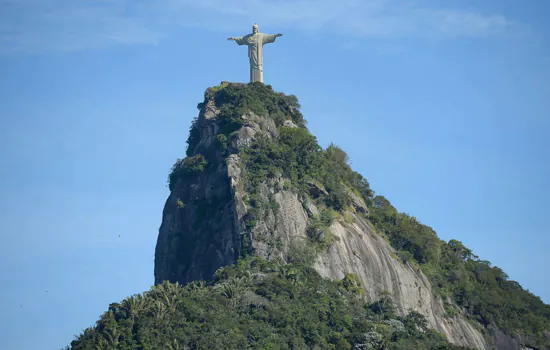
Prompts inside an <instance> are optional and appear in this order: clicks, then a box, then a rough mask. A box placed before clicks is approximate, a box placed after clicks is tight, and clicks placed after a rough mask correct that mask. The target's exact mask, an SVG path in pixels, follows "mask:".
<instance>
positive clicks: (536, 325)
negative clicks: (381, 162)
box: [369, 196, 550, 347]
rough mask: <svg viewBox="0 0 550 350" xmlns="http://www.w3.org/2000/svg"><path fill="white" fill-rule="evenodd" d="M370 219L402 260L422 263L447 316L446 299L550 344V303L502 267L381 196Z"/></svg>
mask: <svg viewBox="0 0 550 350" xmlns="http://www.w3.org/2000/svg"><path fill="white" fill-rule="evenodd" d="M369 219H370V221H371V222H372V223H373V224H374V225H375V226H376V228H377V229H378V230H380V231H381V232H383V233H385V234H386V235H387V236H388V237H389V238H390V242H391V244H392V245H393V246H394V247H395V248H396V249H397V250H398V252H399V255H400V257H401V258H403V260H405V261H410V262H413V263H415V264H416V265H417V266H420V268H421V269H422V271H423V272H424V273H425V274H426V275H427V276H428V277H429V278H430V280H431V282H432V286H433V288H434V290H435V291H436V292H437V293H438V294H439V295H441V296H442V297H443V300H445V306H446V310H447V312H448V314H449V316H453V315H455V314H457V313H458V310H456V308H455V307H454V306H452V305H451V304H449V303H448V302H447V301H446V300H447V298H450V299H451V300H452V301H454V302H455V303H456V304H457V305H458V306H460V307H461V308H462V309H463V310H464V311H465V312H466V315H468V316H469V317H471V318H472V319H474V320H476V321H478V322H479V323H481V324H482V325H485V326H488V325H496V326H497V327H498V328H500V329H501V330H503V331H504V332H506V333H508V334H511V335H521V336H523V337H526V338H527V339H529V341H530V343H531V344H532V345H533V346H540V347H549V346H550V340H549V338H548V336H546V335H545V332H548V331H549V330H550V306H549V305H546V304H544V303H543V302H542V300H541V299H540V298H538V297H537V296H535V295H533V294H531V293H530V292H528V291H525V290H524V289H523V288H521V286H520V285H519V284H518V283H517V282H515V281H510V280H508V276H507V275H506V274H505V273H504V272H503V271H502V270H501V269H499V268H498V267H492V266H491V263H490V262H488V261H484V260H479V258H478V257H477V256H475V255H474V254H473V253H472V251H471V250H469V249H468V248H466V247H465V246H464V245H463V244H462V243H461V242H459V241H457V240H451V241H449V242H448V243H447V242H445V241H442V240H440V239H439V238H437V235H436V233H435V232H434V231H433V230H432V229H431V228H430V227H428V226H426V225H423V224H421V223H419V222H418V221H417V220H416V218H414V217H411V216H409V215H406V214H404V213H399V212H398V211H397V210H396V209H395V208H394V207H393V206H392V205H391V203H390V202H389V201H388V200H387V199H385V198H384V197H382V196H377V197H375V198H374V205H373V207H372V210H371V215H370V217H369Z"/></svg>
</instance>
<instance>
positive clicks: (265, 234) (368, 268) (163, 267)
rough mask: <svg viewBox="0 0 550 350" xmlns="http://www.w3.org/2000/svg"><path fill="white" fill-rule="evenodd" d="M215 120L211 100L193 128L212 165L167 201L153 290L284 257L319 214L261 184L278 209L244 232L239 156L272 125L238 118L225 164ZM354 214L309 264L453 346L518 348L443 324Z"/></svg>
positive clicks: (275, 184)
mask: <svg viewBox="0 0 550 350" xmlns="http://www.w3.org/2000/svg"><path fill="white" fill-rule="evenodd" d="M218 113H219V110H218V108H216V106H215V104H214V102H213V100H207V101H205V103H203V104H202V108H201V111H200V113H199V118H198V121H197V123H196V128H198V129H199V130H200V142H199V144H198V146H197V147H196V148H195V153H201V154H203V155H205V156H207V158H208V160H209V163H211V164H213V166H212V167H210V168H209V169H208V170H206V171H204V172H202V173H199V174H195V175H193V176H191V177H188V178H186V179H185V180H179V181H178V182H177V183H176V184H175V186H174V189H173V191H172V193H171V194H170V196H169V198H168V200H167V201H166V205H165V207H164V211H163V218H162V225H161V227H160V231H159V236H158V241H157V246H156V251H155V283H157V284H158V283H161V282H162V281H163V280H170V281H172V282H176V281H178V282H180V283H184V284H185V283H188V282H191V281H194V280H200V279H203V280H208V279H211V278H212V276H213V274H214V272H215V271H216V270H217V269H218V268H219V267H221V266H224V265H230V264H233V263H235V262H236V260H237V259H238V257H239V255H241V254H242V253H243V252H245V251H248V252H252V253H253V254H256V255H259V256H261V257H263V258H266V259H273V258H275V257H280V258H285V256H286V253H287V252H288V250H289V247H290V244H291V242H292V241H293V240H294V239H295V238H298V239H300V238H302V239H304V238H306V229H307V224H308V216H310V215H313V214H315V213H316V212H317V211H318V209H317V208H316V207H315V205H314V204H312V201H311V200H310V198H308V197H307V196H304V197H299V196H298V195H297V194H296V193H293V192H291V191H290V190H286V189H285V186H284V183H285V182H286V180H285V179H283V178H278V179H274V180H269V181H267V180H266V181H265V182H264V183H262V184H261V185H260V188H259V193H260V196H261V197H262V198H264V199H266V200H268V199H269V201H271V202H275V203H277V208H278V209H277V210H274V209H268V210H267V211H266V212H265V213H264V215H262V217H261V218H260V219H258V221H257V223H256V225H255V227H254V229H252V230H250V231H247V230H246V225H245V220H244V219H245V216H246V214H247V212H248V210H249V208H248V206H247V204H246V197H247V195H248V194H247V193H246V191H245V190H244V186H243V183H242V182H243V181H242V179H243V173H244V171H245V169H244V168H243V165H242V163H241V160H240V155H239V149H241V148H242V147H247V146H248V145H250V143H251V141H252V140H253V139H254V138H256V137H258V135H265V136H266V137H269V138H277V137H278V135H277V126H278V125H275V122H274V121H273V119H271V118H269V117H267V116H257V115H255V114H252V113H248V114H246V115H244V116H243V119H244V123H243V126H242V127H241V128H240V129H239V130H238V131H237V132H235V134H234V137H233V138H232V139H231V140H230V143H229V154H230V155H229V156H228V157H223V156H222V154H221V151H220V150H219V149H218V147H217V145H216V144H215V139H216V135H217V133H218V132H219V129H220V125H219V123H218V121H217V119H216V116H217V115H218ZM286 123H287V124H289V122H288V121H287V122H286ZM288 126H290V125H288ZM291 127H292V126H291ZM311 187H312V189H311V191H310V195H312V196H315V193H317V194H318V193H320V192H321V191H323V189H320V188H315V186H314V185H313V184H311ZM182 204H183V205H182ZM353 207H354V208H353V209H352V211H351V212H349V213H348V214H349V215H350V216H351V217H352V218H353V220H348V221H347V223H343V222H334V223H333V224H332V226H331V227H330V230H331V232H332V234H333V235H335V237H336V238H337V239H336V240H335V241H334V242H333V243H332V244H331V245H330V246H329V249H328V251H327V252H326V253H324V254H322V255H320V256H319V257H318V258H317V260H316V262H315V264H314V267H315V269H316V270H317V271H318V272H319V273H320V274H321V275H322V276H325V277H328V278H332V279H341V278H343V277H344V274H345V273H353V274H355V275H357V276H358V277H359V279H360V280H361V282H362V284H363V286H364V288H365V291H366V293H365V297H366V298H367V299H368V300H369V301H374V300H377V299H378V298H380V297H381V295H382V293H383V292H389V293H390V294H391V296H392V299H393V300H394V302H395V304H396V306H397V309H398V311H399V313H400V314H401V315H405V314H406V313H407V312H408V310H409V309H412V310H415V311H417V312H419V313H422V314H423V315H425V316H426V317H427V320H428V322H429V324H430V325H431V327H433V328H435V329H437V330H438V331H440V332H441V333H443V334H445V335H446V336H447V338H448V339H449V340H450V341H451V342H453V343H455V344H459V345H463V346H467V347H472V348H479V349H492V348H493V345H492V344H490V343H494V344H502V348H503V349H519V343H514V342H513V339H511V338H505V336H504V335H503V334H500V335H498V334H497V335H496V336H494V337H493V339H491V340H490V342H489V341H487V340H486V339H485V338H484V336H483V335H482V334H481V333H480V331H478V330H477V329H476V328H475V327H474V326H473V325H472V324H471V323H470V322H468V321H466V319H465V318H463V317H462V316H457V317H454V318H445V317H444V314H445V312H444V308H443V305H442V302H441V300H440V299H438V298H437V297H436V296H434V294H433V293H432V288H431V285H430V282H429V281H428V279H427V278H426V277H425V276H424V275H423V274H422V272H420V271H417V270H415V269H414V268H413V267H412V266H409V265H405V264H403V262H402V261H401V260H399V259H398V258H397V257H396V254H395V250H394V249H393V248H392V247H391V246H390V245H389V243H388V242H386V241H385V240H384V239H383V238H382V237H381V236H379V235H378V234H377V233H376V232H375V230H374V229H373V228H372V226H371V225H370V223H369V222H367V221H366V220H365V219H364V218H363V217H364V215H362V214H365V213H366V212H367V206H366V205H365V203H363V202H362V200H361V199H360V198H357V197H356V196H355V198H353ZM360 213H362V214H361V215H360ZM496 348H498V349H500V348H501V345H498V346H497V347H496Z"/></svg>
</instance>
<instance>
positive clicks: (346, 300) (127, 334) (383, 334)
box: [71, 246, 462, 350]
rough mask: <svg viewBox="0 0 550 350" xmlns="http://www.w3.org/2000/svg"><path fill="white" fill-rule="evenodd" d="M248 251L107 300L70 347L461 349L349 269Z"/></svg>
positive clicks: (296, 255) (297, 255)
mask: <svg viewBox="0 0 550 350" xmlns="http://www.w3.org/2000/svg"><path fill="white" fill-rule="evenodd" d="M300 249H301V248H300V247H299V246H296V247H295V249H294V252H295V256H294V257H291V259H290V261H291V263H289V264H286V263H282V262H266V261H264V260H261V259H260V258H252V257H249V258H247V259H243V260H240V261H239V263H238V264H236V265H234V266H230V267H225V268H221V269H220V270H218V272H217V273H216V275H215V277H214V280H213V281H212V282H208V283H206V282H204V281H196V282H194V283H191V284H188V285H186V286H184V287H182V286H180V285H178V284H172V283H168V282H164V283H162V284H160V285H157V286H154V287H153V288H151V290H150V291H148V292H145V293H143V294H139V295H135V296H132V297H129V298H127V299H125V300H123V301H122V302H120V303H113V304H111V305H109V309H108V311H107V312H105V313H104V314H103V315H102V316H101V318H100V320H99V321H98V322H97V325H96V326H95V327H93V328H89V329H87V330H85V331H84V333H83V334H81V335H80V336H79V337H78V338H77V339H76V340H74V341H73V342H72V343H71V348H72V349H75V350H76V349H83V350H84V349H128V350H130V349H144V350H145V349H172V350H175V349H265V350H267V349H273V350H275V349H352V347H353V348H354V349H403V350H405V349H462V348H460V347H456V346H453V345H451V344H448V343H447V342H446V340H445V338H444V337H443V336H442V335H441V334H438V333H436V332H434V331H432V330H430V329H428V328H427V326H426V324H427V322H426V320H425V319H424V317H423V316H422V315H420V314H418V313H414V312H412V313H410V314H409V315H407V316H406V317H398V316H397V315H396V314H395V311H394V307H393V305H392V301H391V299H390V298H382V299H380V300H377V301H376V302H374V303H372V304H367V303H365V302H364V301H363V299H362V298H361V297H360V294H361V293H362V287H361V285H360V284H359V283H358V282H357V280H356V279H355V278H354V276H353V275H348V276H346V277H345V278H344V279H342V280H341V281H329V280H327V279H323V278H321V277H320V276H319V275H318V274H317V273H316V272H315V270H313V269H312V268H311V267H309V266H308V265H307V264H305V263H304V261H302V258H301V257H302V256H303V254H302V253H301V252H300Z"/></svg>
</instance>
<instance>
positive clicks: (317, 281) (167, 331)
mask: <svg viewBox="0 0 550 350" xmlns="http://www.w3.org/2000/svg"><path fill="white" fill-rule="evenodd" d="M210 98H213V99H214V101H215V102H216V104H217V105H218V107H219V108H220V109H221V113H220V114H219V115H218V117H217V118H218V119H219V122H220V125H221V126H222V127H221V128H220V133H219V134H218V135H217V137H216V139H217V144H218V146H219V149H220V151H221V152H222V153H224V154H225V155H226V156H227V155H229V154H230V153H232V152H237V151H238V152H239V153H240V154H241V158H242V162H243V165H244V167H243V169H244V173H245V175H244V176H245V180H246V181H245V183H246V190H247V192H248V193H249V194H250V196H249V198H248V202H249V204H251V208H252V209H251V210H250V212H249V214H248V215H247V217H246V224H247V228H248V229H252V228H253V227H254V225H255V222H256V219H257V217H258V216H259V215H262V212H263V208H266V207H267V206H271V207H272V206H273V205H274V204H273V203H272V202H270V201H265V200H264V199H262V198H261V196H259V195H258V192H257V190H258V185H259V184H260V183H261V182H262V181H265V179H269V178H270V177H275V176H278V175H282V176H283V177H284V178H286V179H288V183H285V188H287V189H290V190H292V191H295V192H296V193H298V194H299V195H300V196H302V197H304V198H307V197H308V193H309V191H310V190H311V186H312V184H314V185H315V186H316V187H318V188H322V189H323V195H322V196H320V198H318V199H316V205H317V206H318V207H319V208H320V209H321V210H320V214H319V215H318V216H317V217H311V218H310V220H309V221H310V222H309V227H308V231H307V232H308V237H309V240H308V242H307V243H306V244H305V245H301V246H299V247H298V246H296V247H295V249H294V252H293V254H294V256H292V257H291V259H290V262H291V263H290V264H285V263H282V262H265V261H260V260H258V259H257V258H252V257H251V256H250V253H252V252H251V251H250V250H247V249H244V250H243V251H245V252H248V254H243V256H242V261H241V262H240V263H239V264H238V265H237V266H232V267H227V268H222V269H220V270H219V271H218V273H217V274H216V276H215V278H214V281H213V282H211V283H210V282H209V283H203V282H197V283H194V284H192V285H188V286H185V287H181V286H177V285H171V284H169V283H164V284H162V285H159V286H156V287H153V289H152V290H151V291H150V292H147V293H145V294H144V295H141V296H135V297H131V298H129V299H127V300H125V301H123V302H122V303H120V304H112V305H111V306H110V307H109V310H108V311H107V312H106V313H105V314H104V315H103V316H102V317H101V319H100V321H99V322H98V324H97V325H96V326H95V327H92V328H90V329H87V330H86V331H85V332H84V333H83V334H81V335H80V336H78V338H77V340H75V341H73V343H72V348H73V349H87V348H89V347H90V346H91V344H93V345H94V346H95V345H98V346H103V348H110V347H116V348H120V349H153V348H159V347H165V348H173V349H177V348H181V349H184V348H191V349H202V348H217V346H218V345H216V344H224V346H223V347H221V348H225V349H231V348H235V349H237V348H241V349H242V348H258V349H285V348H293V349H301V348H304V349H305V348H318V349H330V348H336V349H350V348H351V347H352V346H354V348H356V349H411V348H414V349H451V348H453V347H451V345H449V344H447V343H446V341H445V340H444V339H442V336H441V335H439V334H437V333H435V332H434V331H431V330H429V329H427V328H426V322H425V320H424V319H423V317H422V316H421V315H419V314H416V313H414V312H412V313H410V314H409V315H408V316H406V317H404V318H401V317H397V316H396V315H395V313H394V311H393V309H392V307H391V305H392V302H391V298H389V297H385V298H383V299H382V300H378V301H375V302H373V303H371V304H368V303H367V304H365V303H364V302H363V301H361V299H360V298H359V294H360V292H361V286H360V285H358V283H357V281H356V280H355V279H354V276H353V275H349V276H346V278H345V279H344V280H342V281H338V282H330V281H327V280H324V279H322V278H320V277H319V276H318V275H317V274H316V273H315V272H314V271H313V270H312V269H311V267H310V265H311V261H312V259H314V257H315V253H316V252H318V251H319V250H322V249H327V247H328V246H329V245H330V243H331V240H332V239H333V237H332V236H331V234H330V232H329V230H328V227H329V226H330V224H331V223H332V222H333V221H334V220H344V221H345V220H347V219H348V218H346V215H345V212H346V208H348V207H349V206H350V205H351V204H352V201H353V197H359V198H361V199H362V200H363V201H364V202H365V203H366V205H367V207H368V209H369V211H368V212H366V213H364V214H362V215H364V218H365V219H367V220H369V221H370V222H371V223H372V224H373V226H374V227H375V228H376V229H377V231H378V233H379V234H380V235H381V236H383V237H384V238H385V239H386V240H387V241H388V242H389V243H390V244H391V245H392V246H393V247H394V248H395V249H396V251H397V254H398V257H399V258H400V259H402V261H403V262H404V263H408V264H410V265H411V266H413V267H414V268H416V269H419V270H421V271H422V272H423V273H424V274H426V275H427V276H428V278H429V279H430V280H431V282H432V286H433V289H434V292H435V293H437V294H438V295H440V296H441V297H442V299H443V300H444V305H445V309H446V312H447V314H448V315H449V316H453V315H455V314H457V313H462V314H464V315H465V316H467V317H468V318H469V319H471V320H472V322H474V323H479V324H481V325H483V326H496V327H498V328H500V329H501V330H503V331H504V332H506V333H507V334H510V335H512V336H521V337H522V338H523V339H527V340H528V342H529V343H530V344H531V345H533V346H537V347H541V348H542V347H550V333H549V332H550V306H549V305H546V304H544V303H543V302H542V301H541V300H540V298H538V297H536V296H535V295H533V294H531V293H530V292H528V291H525V290H524V289H523V288H522V287H521V286H520V285H519V284H518V283H517V282H515V281H511V280H509V279H508V276H507V275H506V274H505V273H504V272H503V271H502V270H501V269H499V268H498V267H494V266H492V265H491V263H490V262H488V261H484V260H480V259H479V257H477V256H476V255H474V254H473V252H472V251H471V250H469V249H468V248H466V247H465V246H464V245H463V244H462V243H461V242H460V241H457V240H451V241H449V242H445V241H443V240H440V239H439V238H438V237H437V235H436V233H435V232H434V230H432V229H431V228H430V227H428V226H426V225H423V224H422V223H420V222H418V220H416V218H414V217H411V216H409V215H407V214H404V213H401V212H399V211H398V210H397V209H395V208H394V207H393V206H392V205H391V203H390V202H389V201H388V200H387V199H386V198H384V197H382V196H377V195H376V194H375V193H374V191H373V190H372V189H371V188H370V185H369V183H368V181H367V180H366V179H365V178H364V177H363V176H362V175H360V174H359V173H357V172H355V171H353V170H352V169H351V167H350V166H349V162H348V156H347V154H346V153H345V152H344V151H343V150H342V149H341V148H339V147H338V146H336V145H333V144H331V145H330V146H329V147H327V148H326V149H322V147H320V146H319V144H318V142H317V139H316V138H315V136H313V135H311V134H310V133H309V131H308V130H307V128H306V127H305V125H306V122H305V120H304V118H303V116H302V115H301V113H300V105H299V104H298V100H297V99H296V97H295V96H292V95H291V96H287V95H283V94H280V93H276V92H274V91H273V90H272V88H271V87H270V86H269V85H264V84H261V83H252V84H229V85H222V86H219V87H216V88H211V89H208V90H207V92H206V96H205V101H208V100H209V99H210ZM198 107H199V108H202V107H203V104H199V106H198ZM247 111H252V112H254V113H256V114H258V115H265V114H269V116H270V117H272V118H273V119H274V120H275V121H276V124H277V126H278V133H279V137H278V138H276V139H272V138H267V137H257V138H256V139H255V140H254V141H253V142H252V144H251V145H249V146H248V147H246V148H243V149H240V150H235V149H232V148H231V146H230V145H231V140H232V138H233V137H234V136H235V132H236V131H237V130H238V129H239V128H240V126H241V125H242V123H243V119H242V118H241V116H242V115H243V114H244V113H246V112H247ZM286 119H291V120H292V122H293V125H292V126H288V125H286V124H285V123H283V122H284V121H285V120H286ZM198 122H199V121H198V120H197V119H195V121H194V122H193V123H192V126H191V129H190V134H189V139H188V141H187V142H188V149H187V157H186V158H185V159H179V160H178V161H177V162H176V164H175V165H174V167H173V168H172V171H171V172H170V175H169V178H168V182H169V187H170V189H172V188H173V186H174V184H175V182H176V181H177V180H178V179H181V178H183V177H185V176H188V175H189V174H193V173H197V172H203V171H214V170H213V169H215V168H216V165H215V164H212V159H210V158H209V156H208V155H207V154H205V155H202V154H196V152H195V147H196V146H197V144H198V142H199V137H200V134H199V133H198V129H197V128H196V126H197V123H198ZM161 329H162V331H160V330H161ZM168 344H169V345H168ZM361 344H362V345H361ZM220 346H221V345H220ZM100 348H101V347H100Z"/></svg>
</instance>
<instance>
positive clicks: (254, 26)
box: [252, 23, 260, 34]
mask: <svg viewBox="0 0 550 350" xmlns="http://www.w3.org/2000/svg"><path fill="white" fill-rule="evenodd" d="M259 31H260V30H259V29H258V25H257V24H256V23H254V25H253V26H252V33H254V34H256V33H258V32H259Z"/></svg>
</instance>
